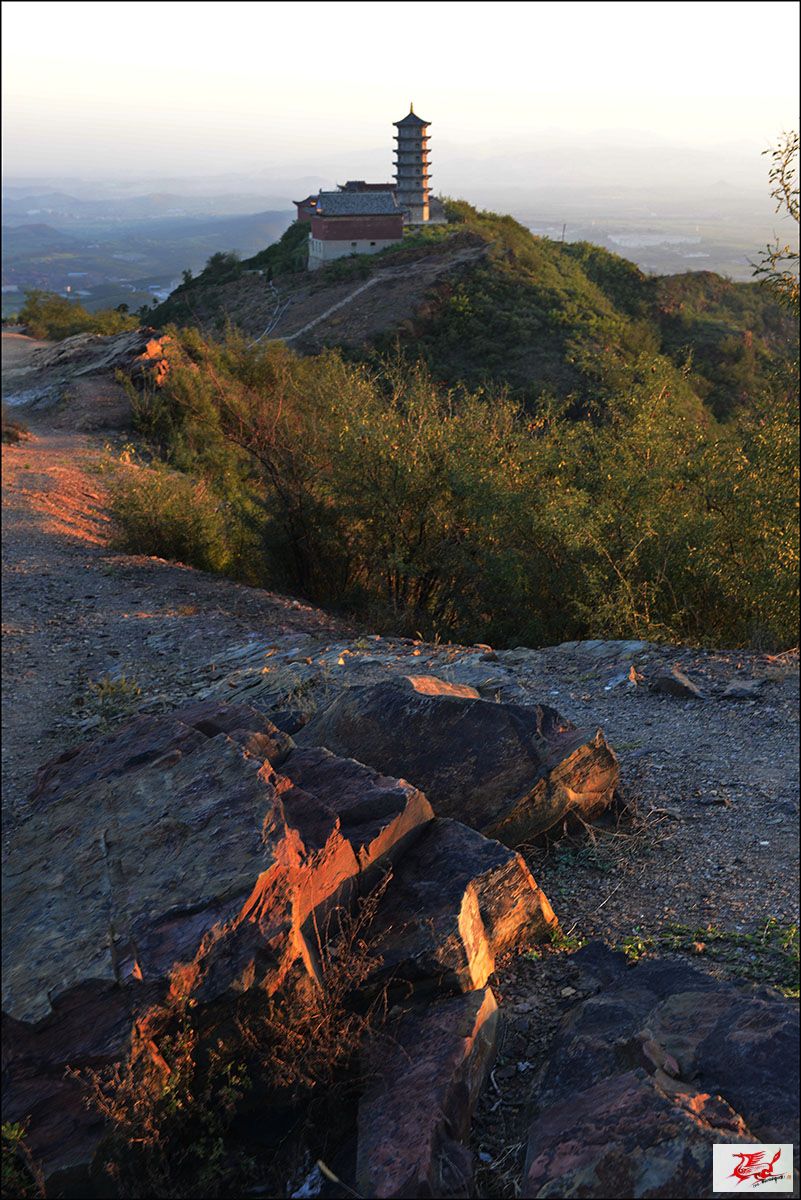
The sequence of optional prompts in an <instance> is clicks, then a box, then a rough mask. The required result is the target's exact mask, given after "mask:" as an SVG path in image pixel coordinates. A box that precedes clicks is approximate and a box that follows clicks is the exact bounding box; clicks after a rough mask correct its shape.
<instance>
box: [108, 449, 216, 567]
mask: <svg viewBox="0 0 801 1200" xmlns="http://www.w3.org/2000/svg"><path fill="white" fill-rule="evenodd" d="M111 515H112V517H113V519H114V521H115V522H116V525H117V529H118V534H117V545H118V546H119V547H120V548H121V549H124V550H126V551H128V553H130V554H149V555H153V554H155V555H158V556H159V557H161V558H169V559H173V560H174V561H176V562H182V563H186V564H187V565H189V566H193V567H199V568H200V569H201V570H203V571H225V570H226V569H227V568H228V567H229V565H230V563H231V553H230V550H229V548H228V546H227V539H226V522H225V517H224V513H223V506H222V504H221V502H220V501H219V499H218V498H217V497H216V496H215V494H214V493H213V491H212V490H211V489H210V487H209V486H208V484H207V483H205V482H203V481H199V480H195V479H192V478H191V477H189V476H186V475H181V474H179V473H177V472H175V471H170V470H167V469H165V468H164V467H162V466H160V465H159V464H156V465H154V466H153V467H132V468H129V469H128V470H126V471H125V473H124V474H123V475H122V476H121V477H120V478H118V480H117V482H116V483H115V484H114V485H113V487H112V493H111Z"/></svg>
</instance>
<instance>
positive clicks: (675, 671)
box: [651, 667, 704, 700]
mask: <svg viewBox="0 0 801 1200" xmlns="http://www.w3.org/2000/svg"><path fill="white" fill-rule="evenodd" d="M651 687H652V688H653V690H654V691H655V692H661V693H662V694H663V695H664V696H673V697H674V699H676V700H703V699H704V694H703V692H702V691H701V689H700V688H699V687H698V685H697V684H695V683H693V681H692V679H690V678H689V676H687V675H685V674H684V672H683V671H680V670H679V668H678V667H672V668H671V669H670V670H669V671H664V672H663V673H662V674H661V675H656V676H655V677H654V678H653V680H652V681H651Z"/></svg>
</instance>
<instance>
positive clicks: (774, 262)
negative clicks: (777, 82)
mask: <svg viewBox="0 0 801 1200" xmlns="http://www.w3.org/2000/svg"><path fill="white" fill-rule="evenodd" d="M763 153H764V154H767V155H769V156H770V160H771V167H770V173H769V175H768V178H769V180H770V185H771V190H770V194H771V196H772V197H773V199H774V200H775V201H776V212H777V213H784V214H785V215H786V216H788V217H790V218H791V219H792V220H793V221H795V223H796V226H797V225H798V218H799V192H798V134H797V133H795V132H792V133H784V134H782V136H781V139H780V140H779V143H778V144H777V145H776V146H773V147H771V148H770V149H768V150H764V151H763ZM798 272H799V257H798V250H797V249H793V247H792V246H791V245H789V244H785V245H782V244H781V240H780V239H779V238H778V237H777V238H776V240H775V242H774V243H773V244H772V245H768V246H766V247H765V250H764V251H763V253H762V257H761V259H760V261H759V263H758V264H757V266H756V267H755V268H754V274H755V275H761V276H762V279H763V282H765V283H766V284H767V285H768V286H769V287H770V288H772V289H773V290H774V291H775V293H776V295H777V297H778V299H779V300H780V301H781V302H782V304H785V305H786V306H787V307H788V308H789V309H790V310H791V311H792V312H793V313H795V315H796V316H797V315H798V312H799V291H798Z"/></svg>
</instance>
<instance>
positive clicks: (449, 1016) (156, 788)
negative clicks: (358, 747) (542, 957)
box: [3, 687, 555, 1195]
mask: <svg viewBox="0 0 801 1200" xmlns="http://www.w3.org/2000/svg"><path fill="white" fill-rule="evenodd" d="M452 690H453V691H455V692H456V693H457V695H456V696H455V697H453V698H454V699H458V700H459V701H460V702H466V703H471V702H472V701H471V698H470V697H465V696H464V695H463V692H464V690H465V689H464V688H462V687H453V689H452ZM422 694H423V695H424V696H426V699H430V697H428V696H427V695H426V694H425V692H423V693H422ZM488 707H490V708H493V707H494V706H488ZM388 872H389V873H390V876H389V879H388V882H386V883H385V890H384V891H383V893H382V896H381V901H380V906H379V909H378V914H377V916H376V918H375V922H374V926H373V928H372V930H371V938H372V939H373V942H374V948H375V951H376V954H377V956H378V964H380V965H377V967H376V973H375V974H374V976H373V979H372V980H371V983H370V987H371V988H373V989H375V987H377V986H378V985H379V984H384V983H388V984H389V987H390V990H392V989H394V991H395V992H396V993H397V994H398V998H399V999H401V1000H402V1003H403V1004H404V1005H405V1006H406V1009H407V1011H406V1013H405V1016H404V1017H403V1019H402V1021H401V1023H400V1025H399V1026H398V1029H397V1036H398V1039H399V1042H398V1045H400V1044H401V1043H403V1044H405V1042H404V1039H406V1040H408V1038H411V1040H410V1041H409V1046H408V1047H407V1050H406V1051H405V1052H404V1053H405V1054H406V1061H407V1063H408V1069H409V1071H410V1072H411V1076H412V1077H413V1078H414V1079H415V1080H417V1081H418V1082H419V1086H420V1088H421V1107H420V1109H419V1112H418V1117H419V1118H420V1119H421V1120H422V1118H423V1117H427V1118H428V1119H429V1125H428V1126H425V1129H423V1127H422V1126H420V1127H419V1128H420V1130H421V1132H420V1137H419V1138H418V1136H417V1133H415V1135H414V1139H413V1142H414V1145H413V1149H414V1153H416V1154H418V1155H422V1157H418V1159H415V1160H414V1162H412V1161H411V1160H410V1159H409V1157H408V1155H409V1153H410V1150H409V1146H408V1145H407V1143H404V1142H403V1141H402V1140H400V1141H398V1143H397V1147H396V1149H397V1155H398V1162H402V1163H403V1164H405V1165H404V1170H406V1169H407V1168H408V1170H406V1175H404V1179H411V1178H412V1177H413V1178H414V1179H416V1180H419V1181H422V1182H420V1187H421V1188H424V1187H427V1186H429V1185H428V1183H425V1182H424V1181H425V1180H430V1181H434V1182H432V1183H431V1186H439V1184H437V1183H436V1182H435V1180H436V1179H437V1178H439V1179H440V1181H442V1178H444V1176H442V1172H443V1171H447V1163H448V1162H451V1161H454V1162H455V1161H458V1162H459V1163H460V1166H459V1169H458V1172H457V1174H458V1175H459V1177H460V1179H462V1181H463V1183H464V1186H465V1187H469V1180H470V1158H469V1154H468V1153H467V1151H466V1150H464V1149H460V1148H458V1147H457V1143H458V1142H459V1140H460V1138H461V1137H462V1136H463V1132H464V1130H465V1128H466V1122H469V1118H470V1114H471V1112H472V1108H473V1104H474V1102H475V1098H476V1094H477V1088H478V1086H479V1083H480V1080H481V1079H482V1078H483V1073H484V1071H485V1069H486V1065H487V1063H488V1061H489V1057H490V1054H491V1049H492V1044H493V1038H494V1028H495V1021H496V1013H495V1002H494V1000H493V999H492V996H491V994H490V993H489V992H484V991H482V990H481V989H483V988H484V985H485V984H486V982H487V979H488V977H489V975H490V974H491V972H492V971H493V969H494V964H495V960H496V958H497V956H498V955H500V954H502V953H504V952H506V951H507V950H510V949H512V948H514V947H516V946H518V945H520V944H522V943H523V942H524V941H526V940H529V939H532V938H536V937H537V936H538V935H542V934H545V933H546V932H547V931H548V930H549V929H550V928H551V926H553V925H554V924H555V918H554V915H553V912H552V911H551V908H550V905H549V904H548V901H547V899H546V898H545V896H544V895H543V894H542V892H541V891H540V890H539V888H538V887H537V885H536V883H535V881H534V880H533V878H532V877H531V874H530V872H529V871H528V869H527V868H526V866H525V864H524V862H523V860H522V859H521V858H520V856H519V855H518V854H516V853H515V852H514V851H512V850H510V849H508V848H507V847H505V846H503V845H501V844H499V843H497V842H493V841H489V840H488V839H486V838H485V837H483V836H482V835H481V834H479V833H478V832H476V831H474V830H472V829H469V828H467V827H466V826H464V825H461V824H460V823H458V822H456V821H453V820H442V819H434V813H433V811H432V808H431V805H430V804H429V802H428V800H427V798H426V796H425V795H424V794H423V793H422V792H421V791H419V790H418V789H417V788H416V787H414V786H413V785H412V784H409V783H407V782H405V781H404V780H402V779H397V778H393V777H389V776H385V775H382V774H380V773H379V772H378V771H377V770H376V769H375V768H374V767H372V766H366V765H364V764H363V763H362V762H357V761H355V760H353V759H350V758H347V759H345V758H340V757H337V756H336V755H334V754H333V753H331V752H330V751H329V750H328V749H325V748H322V747H315V746H303V747H296V746H295V745H294V743H293V741H292V738H291V737H290V736H289V735H288V734H286V733H284V732H282V731H281V730H279V729H277V728H276V727H275V726H274V725H273V724H271V722H269V721H268V720H267V719H266V718H265V717H264V716H263V715H262V714H260V713H258V712H257V711H256V710H254V709H252V708H249V707H248V706H247V705H242V704H238V705H225V704H220V703H217V702H205V703H197V704H193V705H189V706H186V707H184V708H183V709H179V710H177V711H175V712H174V713H172V714H170V715H168V716H159V717H140V718H138V719H136V720H134V721H132V722H131V723H130V724H128V725H126V726H124V727H122V728H120V729H118V730H117V731H115V732H114V733H111V734H109V735H107V736H104V737H100V738H98V739H96V740H95V741H94V742H92V743H91V744H88V745H86V746H83V747H81V748H79V749H77V750H75V751H71V752H68V753H66V754H64V755H62V756H61V757H60V758H58V759H56V760H54V761H53V762H51V763H50V764H48V765H47V766H46V767H45V768H44V769H43V770H42V771H40V773H39V775H38V777H37V781H36V785H35V788H34V791H33V793H32V795H31V797H30V800H29V810H28V815H27V819H26V820H25V821H24V822H22V823H21V826H20V830H19V833H18V835H17V836H16V838H15V841H14V844H13V846H12V847H11V848H10V853H9V858H8V865H7V868H6V889H5V896H4V905H5V935H6V936H5V938H4V943H3V953H4V979H3V987H4V991H3V1008H4V1013H5V1015H6V1026H5V1043H4V1086H5V1090H6V1095H5V1103H4V1112H5V1113H6V1114H7V1117H8V1119H10V1120H18V1119H28V1118H30V1135H29V1136H30V1146H31V1150H32V1151H33V1153H34V1155H35V1156H36V1157H37V1158H38V1159H40V1160H41V1161H42V1164H43V1167H44V1170H45V1173H46V1175H47V1177H48V1178H49V1180H50V1181H51V1186H54V1187H56V1188H61V1187H66V1188H67V1189H72V1192H71V1194H79V1192H80V1187H81V1179H82V1175H81V1172H82V1171H84V1170H86V1169H87V1168H88V1165H89V1163H90V1162H91V1160H92V1157H93V1154H94V1151H95V1148H96V1146H97V1143H98V1140H99V1137H100V1134H101V1128H100V1125H99V1123H98V1121H97V1119H96V1118H95V1117H94V1116H92V1115H91V1114H90V1113H89V1112H88V1111H87V1110H86V1108H85V1106H84V1095H83V1092H82V1089H81V1088H80V1086H79V1085H78V1084H77V1083H76V1082H75V1081H74V1079H72V1078H65V1068H66V1067H67V1066H70V1067H73V1068H81V1067H82V1066H85V1065H89V1064H91V1065H92V1066H94V1067H97V1066H99V1065H102V1064H104V1063H110V1062H114V1061H116V1060H119V1059H120V1058H122V1057H123V1056H124V1055H125V1053H126V1051H127V1048H128V1046H129V1044H130V1041H131V1032H132V1027H133V1025H134V1023H136V1024H137V1028H138V1029H139V1035H138V1037H139V1038H140V1040H141V1038H142V1037H144V1038H145V1039H146V1038H147V1036H148V1034H147V1030H148V1028H149V1027H150V1026H149V1022H150V1021H151V1019H152V1020H153V1021H154V1022H155V1025H154V1026H153V1027H154V1028H155V1027H157V1025H158V1013H159V1011H160V1008H159V1006H160V1005H161V1004H162V1003H163V1001H164V999H165V996H166V995H167V993H168V991H170V990H171V989H172V990H173V991H175V989H178V990H180V992H181V993H182V994H186V995H191V997H192V1000H193V1001H194V1002H195V1004H196V1005H197V1004H199V1005H201V1006H203V1005H214V1006H215V1007H214V1008H213V1009H208V1010H204V1011H208V1012H210V1013H212V1014H217V1015H218V1016H219V1015H220V1014H223V1015H224V1013H225V1011H226V1006H230V1005H231V1004H232V1003H233V1001H234V998H235V997H237V996H241V994H242V993H243V992H246V991H248V990H250V989H256V988H257V989H260V991H261V992H262V993H263V994H266V995H272V994H274V993H275V992H277V991H278V990H279V989H281V988H283V987H290V986H291V987H293V988H294V987H295V986H296V985H297V984H298V980H299V979H300V980H301V981H304V980H305V984H304V986H305V987H306V988H308V987H309V986H311V987H314V986H316V985H319V984H320V978H321V977H320V972H319V966H320V962H319V954H320V950H321V943H320V939H321V937H322V938H325V931H326V920H327V917H328V914H329V913H330V912H331V911H332V910H333V909H334V908H336V907H338V906H344V907H348V906H349V905H350V903H351V901H352V899H353V898H354V896H355V895H357V894H358V893H364V892H366V891H369V890H371V889H372V888H373V886H374V884H376V883H378V882H380V881H382V880H385V881H386V880H387V873H388ZM382 959H383V962H381V960H382ZM300 991H301V992H302V991H303V987H301V988H300ZM459 993H468V994H469V995H468V998H467V999H464V998H459ZM285 994H286V993H285ZM454 995H455V996H456V997H457V998H456V999H452V1000H443V999H442V997H443V996H454ZM432 1002H433V1004H434V1007H433V1008H432V1009H431V1011H430V1012H429V1011H428V1009H427V1006H429V1005H431V1004H432ZM214 1019H216V1018H215V1017H212V1024H213V1021H214ZM443 1022H444V1024H443ZM410 1030H413V1031H416V1032H413V1034H410V1033H409V1031H410ZM446 1030H447V1032H448V1035H449V1038H450V1041H448V1042H447V1045H445V1044H443V1046H442V1047H441V1048H440V1050H438V1051H437V1055H435V1056H434V1057H433V1059H432V1058H430V1057H429V1056H430V1055H431V1054H433V1048H434V1046H435V1043H437V1042H438V1041H439V1040H440V1038H441V1035H442V1034H443V1031H446ZM143 1031H144V1032H143ZM458 1031H461V1032H458ZM454 1039H455V1040H454ZM415 1046H419V1050H418V1051H415V1053H418V1054H419V1060H418V1059H415V1060H414V1061H412V1060H411V1059H410V1057H409V1056H410V1055H412V1054H413V1051H414V1047H415ZM440 1072H443V1074H441V1073H440ZM424 1086H425V1087H428V1089H429V1094H430V1096H431V1104H432V1105H433V1104H434V1103H437V1104H440V1103H441V1104H442V1105H443V1106H444V1108H443V1113H444V1114H445V1115H440V1116H437V1114H436V1113H435V1112H434V1110H433V1109H426V1106H425V1105H422V1096H423V1094H424V1093H423V1088H424ZM393 1096H394V1098H393ZM457 1101H458V1103H457ZM370 1103H371V1104H376V1105H379V1107H380V1105H381V1104H388V1105H389V1106H390V1108H391V1107H392V1106H394V1105H397V1103H398V1096H397V1093H392V1096H384V1097H383V1098H381V1097H379V1094H378V1093H375V1092H374V1093H373V1094H372V1099H371V1100H370ZM454 1106H455V1107H454ZM457 1108H458V1117H457ZM451 1109H452V1110H453V1111H452V1112H451ZM438 1111H439V1110H437V1112H438ZM449 1112H451V1115H448V1113H449ZM431 1122H433V1123H431ZM417 1128H418V1126H415V1125H414V1122H413V1121H412V1123H411V1125H410V1124H408V1122H407V1123H406V1124H404V1125H403V1128H402V1129H401V1128H400V1127H399V1131H398V1137H399V1138H400V1137H401V1134H403V1136H404V1137H406V1136H407V1134H408V1133H409V1130H410V1129H414V1130H416V1129H417ZM424 1135H425V1136H424ZM418 1143H419V1144H418ZM443 1147H445V1148H447V1154H444V1151H443ZM390 1151H391V1146H389V1144H388V1143H386V1144H384V1145H383V1146H382V1147H378V1148H376V1147H372V1148H371V1147H370V1146H369V1145H368V1146H367V1147H366V1148H365V1149H364V1151H363V1154H362V1160H361V1161H362V1162H363V1164H364V1170H365V1171H366V1172H367V1174H368V1175H369V1177H370V1179H371V1180H374V1181H377V1180H378V1176H377V1175H376V1172H379V1174H380V1171H381V1170H382V1169H383V1168H382V1167H381V1163H382V1162H384V1156H385V1155H386V1154H390V1158H391V1157H392V1155H391V1153H390ZM446 1160H447V1161H446ZM387 1170H388V1171H389V1167H387ZM398 1170H400V1167H399V1168H398ZM409 1171H411V1174H409ZM437 1172H439V1175H437ZM397 1180H398V1174H397V1171H395V1173H393V1171H389V1174H388V1176H387V1180H386V1182H385V1183H380V1184H379V1182H376V1186H377V1187H378V1186H380V1187H381V1188H384V1189H385V1190H383V1191H379V1192H378V1193H377V1194H381V1195H395V1194H401V1193H400V1192H397V1191H393V1190H392V1189H393V1188H395V1187H396V1183H397V1186H401V1184H400V1183H398V1182H397ZM401 1182H402V1181H401ZM459 1186H460V1187H461V1186H462V1184H459ZM76 1188H77V1189H78V1190H77V1192H76V1190H75V1189H76ZM421 1194H422V1193H421ZM465 1194H466V1193H465Z"/></svg>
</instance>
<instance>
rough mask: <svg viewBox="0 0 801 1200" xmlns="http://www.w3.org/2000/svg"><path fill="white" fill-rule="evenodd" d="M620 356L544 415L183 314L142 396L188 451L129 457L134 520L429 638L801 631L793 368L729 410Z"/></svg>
mask: <svg viewBox="0 0 801 1200" xmlns="http://www.w3.org/2000/svg"><path fill="white" fill-rule="evenodd" d="M617 373H618V391H617V393H616V394H613V393H612V392H611V391H610V392H609V393H608V394H607V395H606V396H604V398H603V401H602V402H599V403H598V404H595V405H592V406H588V411H587V413H586V415H585V416H583V417H582V418H579V419H576V417H575V416H574V415H573V412H572V406H571V403H570V402H569V401H556V400H553V401H551V402H550V403H549V404H548V405H543V406H541V408H540V410H539V411H538V413H537V415H536V416H532V414H531V413H530V412H528V411H527V410H526V409H525V408H524V407H523V406H521V405H520V404H519V402H518V401H517V400H516V399H514V398H512V397H510V396H508V395H505V394H504V393H503V392H502V391H500V390H498V391H494V392H487V391H486V390H479V391H471V390H469V389H467V388H464V387H459V388H447V387H445V386H443V385H442V384H441V383H439V382H438V381H437V380H435V379H434V378H432V375H431V373H430V371H429V369H428V368H427V366H426V365H425V364H424V363H417V364H410V363H409V362H408V361H407V359H405V358H404V357H402V356H395V357H390V358H387V359H384V360H383V361H381V362H378V363H375V364H371V365H367V364H364V363H349V362H346V361H345V360H343V358H342V356H341V355H340V354H339V353H338V352H337V351H333V350H331V351H326V352H324V353H322V354H321V355H316V356H306V357H302V356H299V355H296V354H294V353H293V352H292V351H291V350H289V349H288V348H286V347H285V346H284V345H283V344H282V343H267V344H266V345H260V346H256V347H252V346H248V345H247V343H246V342H245V341H244V340H243V339H241V338H239V337H237V336H236V335H234V334H232V335H231V336H230V337H229V338H228V339H227V341H226V342H225V343H224V344H219V343H214V342H211V341H208V340H206V339H204V338H203V337H202V336H201V335H200V334H199V333H197V332H196V331H191V330H188V331H184V332H183V333H181V334H178V333H177V331H176V341H175V342H174V343H173V346H172V348H171V369H170V372H169V375H168V378H167V383H166V385H165V387H163V388H162V389H161V390H160V391H153V392H150V393H147V394H145V395H143V396H138V397H135V400H134V403H135V409H136V413H137V420H138V423H139V428H140V430H141V431H142V433H143V434H144V435H145V436H146V438H147V439H148V440H149V443H150V446H151V450H152V451H153V452H155V454H156V455H157V456H158V457H159V458H160V459H161V460H163V462H164V463H165V464H166V469H165V468H164V467H163V468H161V469H160V470H159V471H158V472H157V473H155V474H154V469H153V468H152V467H149V468H144V467H143V468H142V470H141V472H139V473H135V474H134V475H133V477H131V476H130V475H128V476H126V482H125V483H124V484H122V485H121V489H120V491H119V492H118V495H117V498H116V502H115V512H116V515H117V518H118V521H119V524H120V528H121V530H122V537H123V539H124V540H125V539H127V543H126V544H129V545H131V547H132V548H135V549H136V550H140V551H141V550H142V549H144V548H145V546H144V545H143V542H142V537H143V533H142V531H143V528H144V529H145V531H146V541H147V542H149V549H150V552H151V553H156V554H163V555H166V556H169V555H170V554H175V547H176V545H179V546H181V547H182V548H183V549H182V552H183V553H184V554H186V555H187V558H188V561H193V562H196V563H197V565H199V566H203V567H207V566H209V565H214V566H215V567H216V568H217V569H221V570H225V571H227V572H228V573H230V574H233V575H234V576H236V577H238V578H240V579H243V580H246V581H249V582H253V583H261V584H269V585H270V586H271V587H274V588H279V589H284V590H289V591H292V592H296V593H301V594H303V595H305V596H308V597H310V598H311V599H313V600H315V601H317V602H319V603H322V604H325V605H327V606H330V607H338V608H344V609H346V610H348V611H351V612H355V613H357V614H359V615H360V616H362V617H363V618H365V619H367V620H369V621H370V622H371V623H372V624H373V625H374V626H376V627H377V628H382V629H394V630H396V631H403V632H407V633H417V632H421V633H422V634H424V635H425V636H426V637H436V636H438V637H442V638H452V639H458V640H461V641H474V642H475V641H482V642H490V643H492V644H495V645H509V644H512V645H517V644H521V643H523V644H529V645H538V644H548V643H553V642H558V641H561V640H565V639H572V638H581V637H626V636H645V637H649V638H654V639H664V640H672V641H695V642H705V643H707V644H719V645H722V644H727V645H732V646H737V645H749V644H752V645H758V646H761V647H767V648H770V647H783V646H786V645H788V644H792V642H793V640H794V637H795V628H796V620H797V582H796V572H797V566H798V549H797V521H798V508H797V487H798V457H797V456H798V419H797V412H796V407H795V406H796V400H795V396H794V392H793V387H792V380H791V379H790V377H789V376H788V377H786V378H784V379H783V378H782V377H780V376H779V375H777V377H776V379H775V380H774V382H773V385H772V387H771V388H770V389H769V390H765V391H764V392H763V393H762V394H760V395H758V396H755V397H754V398H753V399H752V401H751V402H750V403H749V406H748V408H747V410H743V411H742V412H741V413H740V415H739V417H738V418H737V420H736V421H732V422H729V423H728V424H727V425H725V426H718V425H717V424H716V423H715V422H713V421H699V420H698V419H697V416H696V415H695V414H694V413H693V412H691V411H689V410H688V408H687V406H686V405H684V404H677V403H676V401H675V384H676V378H677V375H676V371H675V369H674V368H673V367H672V365H671V364H670V363H669V362H668V361H667V360H666V359H665V358H664V357H662V356H660V355H655V354H653V353H648V352H641V353H638V354H636V355H635V354H632V358H631V361H630V362H628V363H622V362H621V363H619V364H618V366H617ZM176 472H178V474H176ZM185 475H188V476H189V477H190V479H189V481H187V484H186V485H184V484H183V483H181V480H182V479H183V478H184V476H185ZM190 483H191V486H190ZM193 489H195V491H194V493H193ZM198 489H199V490H198ZM193 494H194V495H196V496H198V497H201V496H202V504H200V503H198V504H193V502H192V495H193ZM190 526H191V528H190Z"/></svg>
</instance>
